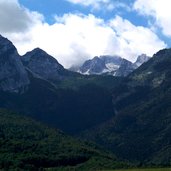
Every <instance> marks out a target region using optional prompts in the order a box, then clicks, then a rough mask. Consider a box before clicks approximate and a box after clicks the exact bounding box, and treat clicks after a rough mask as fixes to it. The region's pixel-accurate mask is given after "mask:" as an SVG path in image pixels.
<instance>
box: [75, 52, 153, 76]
mask: <svg viewBox="0 0 171 171" xmlns="http://www.w3.org/2000/svg"><path fill="white" fill-rule="evenodd" d="M149 59H150V57H148V56H147V55H145V54H142V55H140V56H138V58H137V60H136V62H135V63H132V62H130V61H128V60H126V59H123V58H121V57H120V56H109V55H106V56H100V57H97V56H96V57H94V58H93V59H91V60H87V61H85V62H84V64H83V65H82V66H81V67H80V68H79V69H77V70H76V69H75V70H74V71H76V72H80V73H81V74H87V75H91V74H97V75H100V74H107V75H113V76H124V77H125V76H127V75H128V74H130V73H131V72H132V71H133V70H135V69H137V68H138V67H139V66H140V65H142V64H143V63H144V62H147V61H148V60H149Z"/></svg>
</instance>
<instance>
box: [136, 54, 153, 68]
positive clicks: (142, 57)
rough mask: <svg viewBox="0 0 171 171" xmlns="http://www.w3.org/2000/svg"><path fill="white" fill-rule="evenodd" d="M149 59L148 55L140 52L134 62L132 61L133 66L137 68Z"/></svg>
mask: <svg viewBox="0 0 171 171" xmlns="http://www.w3.org/2000/svg"><path fill="white" fill-rule="evenodd" d="M149 59H150V57H149V56H147V55H146V54H142V55H140V56H138V58H137V60H136V62H135V63H134V67H135V68H138V67H139V66H141V65H142V64H143V63H145V62H147V61H148V60H149Z"/></svg>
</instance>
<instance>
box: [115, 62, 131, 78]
mask: <svg viewBox="0 0 171 171" xmlns="http://www.w3.org/2000/svg"><path fill="white" fill-rule="evenodd" d="M133 70H134V66H133V64H132V62H130V61H128V60H126V59H122V62H121V65H120V67H119V69H118V70H117V71H116V73H115V76H123V77H126V76H127V75H128V74H130V73H131V72H132V71H133Z"/></svg>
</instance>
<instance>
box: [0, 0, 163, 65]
mask: <svg viewBox="0 0 171 171" xmlns="http://www.w3.org/2000/svg"><path fill="white" fill-rule="evenodd" d="M75 2H84V1H76V0H75ZM87 2H89V3H90V2H94V1H87ZM97 2H99V3H100V2H101V3H109V2H110V1H109V0H103V1H97ZM85 3H86V1H85ZM4 9H6V10H4ZM5 15H7V16H5ZM1 16H2V17H1ZM17 17H18V18H17ZM16 18H17V20H16ZM4 19H5V20H4ZM11 21H13V22H12V23H11ZM0 33H1V34H2V35H4V36H5V37H8V38H9V39H10V40H11V41H13V42H14V44H15V46H16V47H17V49H18V51H19V53H20V54H24V53H26V52H27V51H30V50H32V49H34V48H35V47H40V48H42V49H43V50H45V51H47V52H48V53H49V54H51V55H53V56H54V57H56V59H57V60H58V61H59V62H60V63H61V64H62V65H64V66H65V67H70V66H71V65H76V64H80V63H82V62H83V61H84V60H86V59H89V58H92V57H94V56H96V55H120V56H122V57H124V58H126V59H129V60H135V58H136V57H137V55H140V54H142V53H146V54H147V55H150V56H151V55H152V54H153V53H155V52H156V51H158V50H160V49H162V48H165V47H166V44H165V43H164V42H163V41H162V40H160V39H159V37H158V36H157V35H156V34H155V32H153V31H152V30H151V29H150V28H147V27H142V26H136V25H134V24H132V23H131V22H130V21H128V20H126V19H124V18H122V17H121V16H119V15H116V16H115V17H113V18H111V19H110V20H104V19H102V18H100V17H96V16H95V15H93V14H89V15H85V14H82V13H75V14H72V13H67V14H64V15H62V16H58V15H56V16H55V22H54V23H53V24H49V23H47V22H45V21H44V16H43V14H40V13H38V12H34V11H30V10H28V9H27V8H25V7H23V6H21V5H20V4H19V3H18V1H17V0H0Z"/></svg>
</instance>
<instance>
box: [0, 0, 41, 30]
mask: <svg viewBox="0 0 171 171" xmlns="http://www.w3.org/2000/svg"><path fill="white" fill-rule="evenodd" d="M42 20H43V16H42V15H41V14H39V13H37V12H30V11H29V10H28V9H26V8H24V7H22V6H20V4H19V3H18V1H17V0H0V31H1V32H23V31H27V30H28V29H29V28H30V27H31V26H33V25H34V24H37V23H38V22H39V21H42Z"/></svg>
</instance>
